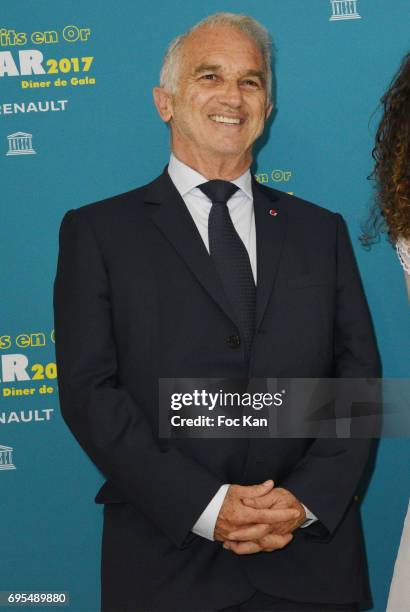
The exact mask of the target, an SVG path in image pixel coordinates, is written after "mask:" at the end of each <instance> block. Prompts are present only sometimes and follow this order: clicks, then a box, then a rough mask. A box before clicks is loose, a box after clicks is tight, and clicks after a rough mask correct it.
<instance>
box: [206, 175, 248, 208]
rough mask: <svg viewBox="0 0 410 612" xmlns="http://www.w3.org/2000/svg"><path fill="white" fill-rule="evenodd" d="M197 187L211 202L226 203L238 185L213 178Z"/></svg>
mask: <svg viewBox="0 0 410 612" xmlns="http://www.w3.org/2000/svg"><path fill="white" fill-rule="evenodd" d="M198 189H200V190H201V191H202V192H203V193H204V194H205V195H206V196H208V198H209V199H210V200H212V203H215V202H218V203H219V204H226V203H227V201H228V200H229V198H230V197H231V196H233V194H234V193H235V191H238V189H239V187H237V186H236V185H234V184H233V183H230V182H229V181H220V180H213V181H208V182H207V183H203V184H202V185H198Z"/></svg>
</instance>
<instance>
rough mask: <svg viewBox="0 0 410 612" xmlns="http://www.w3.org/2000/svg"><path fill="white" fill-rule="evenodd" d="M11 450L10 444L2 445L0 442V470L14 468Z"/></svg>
mask: <svg viewBox="0 0 410 612" xmlns="http://www.w3.org/2000/svg"><path fill="white" fill-rule="evenodd" d="M13 451H14V449H13V448H11V446H2V445H1V444H0V470H15V469H16V466H15V465H14V463H13Z"/></svg>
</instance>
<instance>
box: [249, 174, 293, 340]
mask: <svg viewBox="0 0 410 612" xmlns="http://www.w3.org/2000/svg"><path fill="white" fill-rule="evenodd" d="M252 190H253V204H254V210H255V226H256V254H257V255H256V257H257V277H258V280H257V290H256V329H258V328H259V326H260V324H261V322H262V319H263V315H264V314H265V310H266V307H267V305H268V301H269V298H270V295H271V293H272V290H273V286H274V282H275V278H276V274H277V271H278V266H279V262H280V257H281V253H282V247H283V243H284V238H285V230H286V224H287V219H286V213H285V210H284V208H283V207H282V206H281V205H280V198H278V196H277V195H276V194H275V192H273V191H270V190H267V189H264V188H263V187H261V186H260V185H259V184H258V183H257V181H256V180H255V179H253V181H252ZM275 213H276V214H275Z"/></svg>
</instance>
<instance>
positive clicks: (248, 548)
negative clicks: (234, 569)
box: [224, 542, 262, 555]
mask: <svg viewBox="0 0 410 612" xmlns="http://www.w3.org/2000/svg"><path fill="white" fill-rule="evenodd" d="M224 548H227V549H228V550H231V551H232V552H234V553H235V554H237V555H252V554H254V553H258V552H260V551H261V550H262V548H261V546H259V544H257V543H256V542H229V543H228V545H227V546H224Z"/></svg>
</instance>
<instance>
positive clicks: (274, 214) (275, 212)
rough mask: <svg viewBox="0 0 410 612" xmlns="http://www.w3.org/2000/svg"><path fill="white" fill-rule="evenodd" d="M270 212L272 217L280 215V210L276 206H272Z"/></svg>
mask: <svg viewBox="0 0 410 612" xmlns="http://www.w3.org/2000/svg"><path fill="white" fill-rule="evenodd" d="M269 214H270V215H271V216H272V217H277V215H278V211H277V210H275V209H274V208H271V209H270V211H269Z"/></svg>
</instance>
